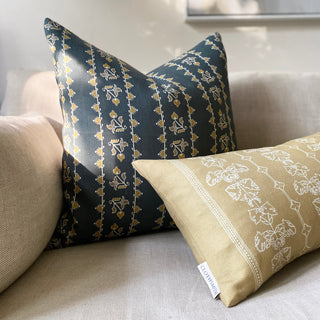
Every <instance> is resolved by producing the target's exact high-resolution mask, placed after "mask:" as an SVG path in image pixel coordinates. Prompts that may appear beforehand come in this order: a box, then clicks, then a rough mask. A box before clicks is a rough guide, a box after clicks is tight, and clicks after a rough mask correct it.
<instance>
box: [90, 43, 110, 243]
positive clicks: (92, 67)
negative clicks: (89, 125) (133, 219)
mask: <svg viewBox="0 0 320 320" xmlns="http://www.w3.org/2000/svg"><path fill="white" fill-rule="evenodd" d="M87 46H88V47H89V50H87V51H86V53H88V54H89V55H90V56H91V59H90V60H89V61H87V63H88V64H89V66H90V70H92V74H91V76H92V78H91V79H90V84H91V85H92V86H93V87H94V93H95V94H94V95H92V96H93V97H94V98H95V100H96V102H95V104H94V105H93V106H92V107H91V108H92V109H93V110H95V111H96V112H97V113H98V117H99V121H98V123H97V122H96V121H95V120H92V121H93V122H95V123H96V124H98V126H99V131H98V134H99V139H98V138H97V140H98V141H100V147H99V148H98V149H97V150H99V149H100V150H99V153H100V161H98V162H97V163H96V166H97V167H98V168H99V169H100V176H99V177H97V178H96V181H97V182H98V183H99V184H100V186H99V188H98V190H96V193H97V194H98V195H99V196H100V204H99V205H97V206H96V207H95V210H97V211H98V212H99V213H100V219H99V220H97V221H95V223H94V224H95V225H96V227H97V228H98V229H99V230H98V231H97V232H95V233H94V234H93V235H92V236H93V237H95V238H96V240H100V239H101V236H102V231H103V218H104V214H105V210H104V208H105V204H104V203H105V199H104V195H105V192H104V188H105V181H104V180H105V179H104V176H105V174H104V165H103V162H104V143H103V142H104V135H103V127H102V115H101V107H100V101H99V94H98V86H97V74H96V64H95V55H94V49H93V46H92V45H91V44H89V43H88V44H87ZM90 70H88V71H87V72H88V73H89V71H90ZM89 74H90V73H89ZM96 153H97V152H96ZM99 153H97V154H98V155H99ZM99 178H100V179H99Z"/></svg>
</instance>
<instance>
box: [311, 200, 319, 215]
mask: <svg viewBox="0 0 320 320" xmlns="http://www.w3.org/2000/svg"><path fill="white" fill-rule="evenodd" d="M312 204H313V206H314V208H315V209H316V211H317V213H318V215H319V216H320V198H317V199H314V200H313V201H312Z"/></svg>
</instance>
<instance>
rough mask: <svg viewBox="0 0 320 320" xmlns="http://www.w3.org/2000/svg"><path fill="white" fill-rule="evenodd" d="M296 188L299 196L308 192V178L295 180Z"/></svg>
mask: <svg viewBox="0 0 320 320" xmlns="http://www.w3.org/2000/svg"><path fill="white" fill-rule="evenodd" d="M293 185H294V190H295V191H296V193H297V194H298V195H299V196H302V195H303V194H305V193H308V180H300V181H296V180H295V181H294V184H293Z"/></svg>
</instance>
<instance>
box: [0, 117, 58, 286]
mask: <svg viewBox="0 0 320 320" xmlns="http://www.w3.org/2000/svg"><path fill="white" fill-rule="evenodd" d="M0 150H1V152H0V163H1V170H0V221H1V223H0V292H1V291H3V290H5V289H6V288H7V287H8V286H9V285H10V284H11V283H12V282H14V281H15V280H16V279H17V278H18V277H19V276H20V275H21V274H22V273H23V272H24V271H25V270H26V269H27V268H28V267H29V266H30V265H31V264H32V263H33V262H34V261H35V260H36V259H37V258H38V256H39V255H40V254H41V252H42V251H43V249H44V248H45V247H46V245H47V243H48V242H49V240H50V238H51V236H52V234H53V232H54V229H55V226H56V224H57V221H58V218H59V215H60V213H61V210H62V201H63V199H62V188H61V184H62V183H61V157H62V145H61V143H60V140H59V138H58V137H57V135H56V133H55V131H54V130H53V128H52V127H51V125H50V124H49V122H48V121H47V120H46V119H45V118H44V117H42V116H35V117H14V116H6V117H4V116H2V117H0Z"/></svg>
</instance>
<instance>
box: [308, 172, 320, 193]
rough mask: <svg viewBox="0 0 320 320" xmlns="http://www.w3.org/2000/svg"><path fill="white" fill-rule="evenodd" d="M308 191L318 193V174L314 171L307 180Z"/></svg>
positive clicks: (319, 187)
mask: <svg viewBox="0 0 320 320" xmlns="http://www.w3.org/2000/svg"><path fill="white" fill-rule="evenodd" d="M309 191H310V192H311V193H312V194H313V195H315V196H318V195H320V174H318V173H316V174H315V175H314V176H313V177H312V178H311V179H310V180H309Z"/></svg>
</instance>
